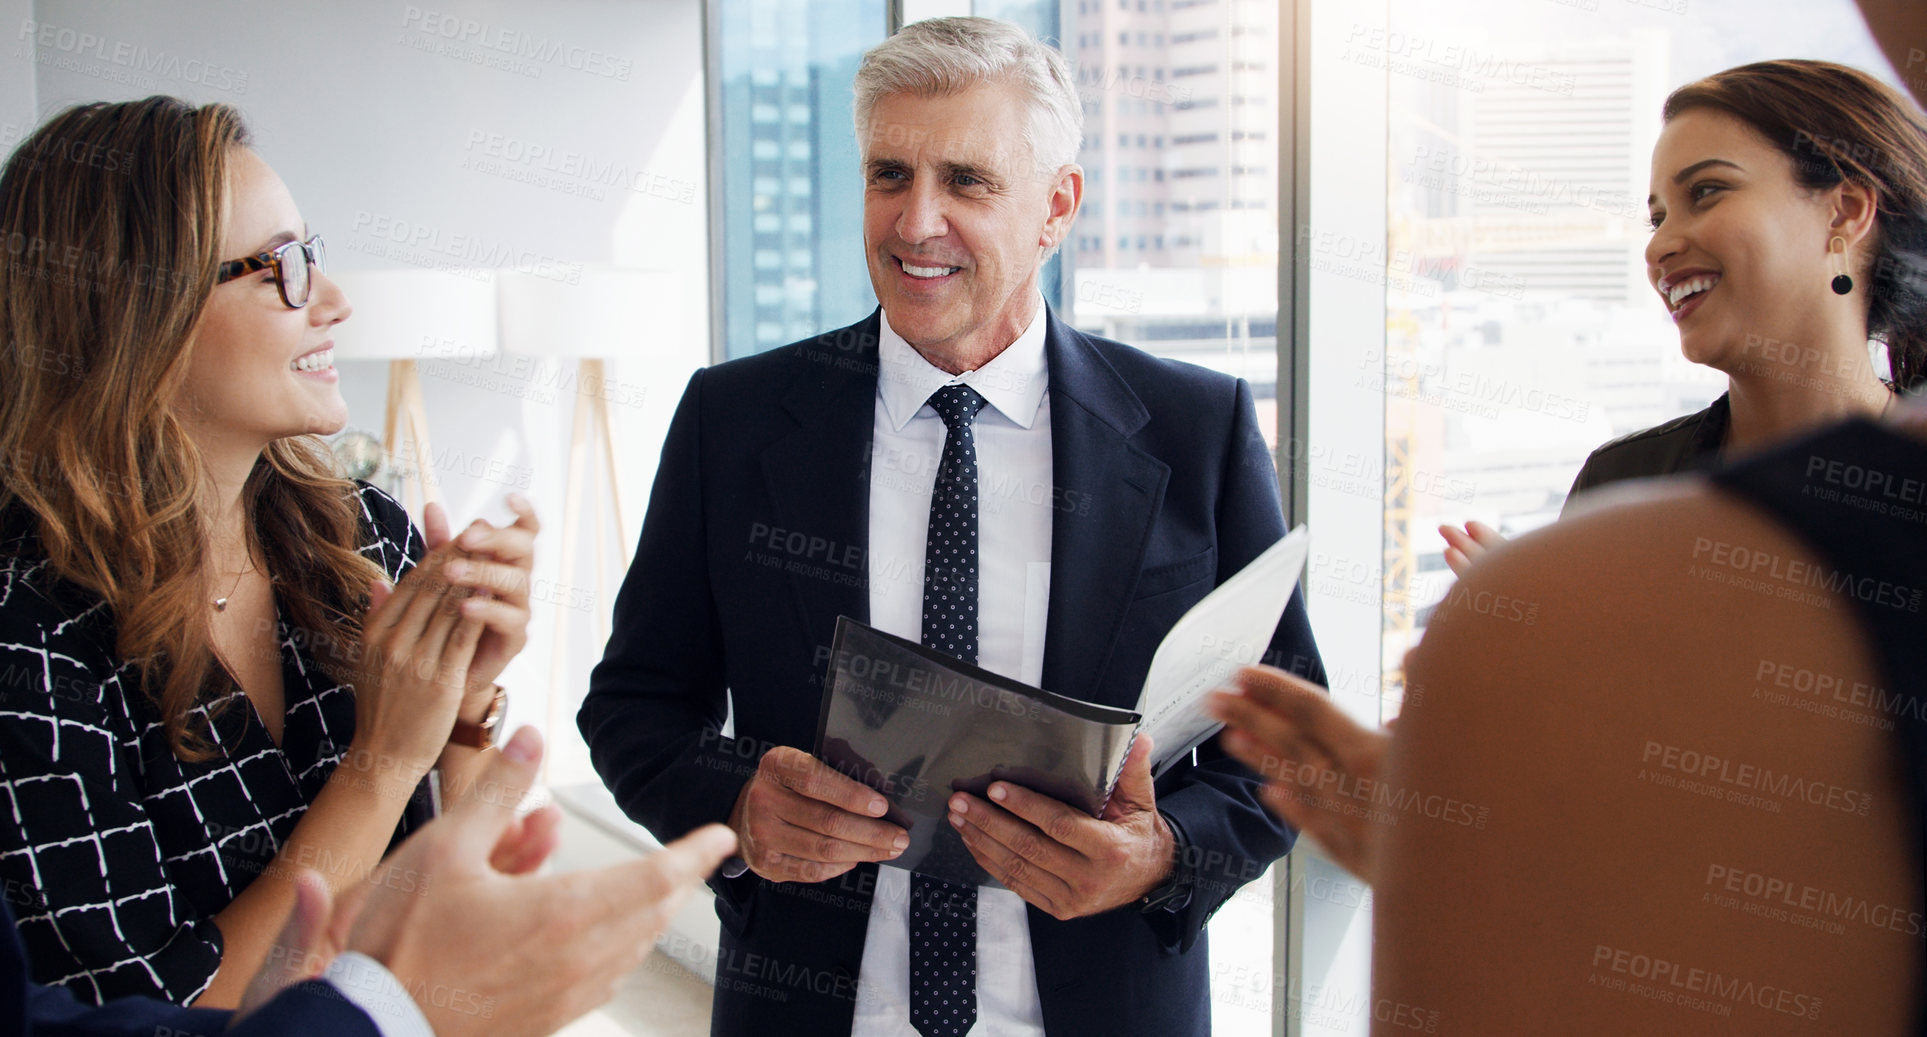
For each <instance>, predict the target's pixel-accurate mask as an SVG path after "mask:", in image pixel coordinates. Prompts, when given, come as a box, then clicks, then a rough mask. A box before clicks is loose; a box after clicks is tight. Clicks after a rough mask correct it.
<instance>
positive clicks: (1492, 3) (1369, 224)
mask: <svg viewBox="0 0 1927 1037" xmlns="http://www.w3.org/2000/svg"><path fill="white" fill-rule="evenodd" d="M1304 2H1309V3H1311V5H1312V6H1311V18H1310V23H1311V27H1310V31H1309V32H1307V33H1305V34H1304V35H1303V36H1302V37H1301V38H1300V39H1299V40H1298V52H1297V54H1296V55H1295V60H1296V61H1298V62H1302V63H1303V64H1302V65H1301V66H1300V67H1301V68H1306V69H1308V74H1309V81H1310V97H1309V99H1308V105H1309V108H1310V118H1309V120H1308V121H1307V122H1306V123H1305V124H1304V125H1303V126H1301V128H1300V130H1299V132H1300V134H1301V136H1300V137H1299V138H1298V139H1297V140H1295V141H1293V142H1292V143H1293V145H1294V150H1295V168H1294V175H1295V176H1297V177H1302V178H1303V179H1304V180H1305V181H1307V182H1308V189H1309V193H1310V208H1309V213H1308V217H1307V220H1306V222H1305V223H1304V224H1302V225H1300V226H1297V227H1288V228H1285V232H1286V233H1287V234H1290V235H1292V237H1293V239H1294V241H1295V242H1296V243H1297V246H1298V247H1297V249H1296V254H1297V257H1298V260H1299V261H1300V262H1302V263H1303V264H1305V266H1307V267H1308V268H1309V269H1308V271H1307V272H1306V274H1307V276H1306V278H1305V280H1304V282H1303V284H1304V291H1305V294H1304V296H1303V297H1302V298H1300V299H1298V300H1296V301H1297V303H1298V304H1299V305H1301V306H1303V307H1304V310H1303V311H1302V314H1301V318H1302V319H1303V320H1304V321H1305V325H1306V328H1307V338H1306V340H1305V341H1304V342H1302V343H1300V346H1301V347H1302V348H1303V355H1304V359H1303V361H1302V364H1303V366H1302V367H1301V368H1300V371H1301V373H1302V375H1303V376H1304V377H1306V378H1307V383H1308V384H1307V385H1305V386H1302V387H1301V391H1304V392H1305V393H1306V398H1308V399H1309V400H1310V407H1309V413H1308V415H1307V417H1306V421H1307V423H1308V433H1307V436H1306V438H1305V439H1304V440H1303V441H1302V442H1287V443H1285V445H1284V448H1283V453H1284V454H1285V456H1286V457H1287V458H1288V459H1294V460H1296V462H1297V464H1298V467H1299V469H1300V475H1301V477H1302V478H1303V480H1304V485H1305V487H1306V496H1307V498H1308V501H1309V503H1308V508H1307V510H1308V512H1309V516H1310V524H1311V528H1312V531H1313V536H1314V542H1315V544H1316V547H1315V548H1314V558H1313V561H1312V563H1311V565H1310V566H1309V568H1308V571H1307V573H1306V578H1305V579H1306V587H1307V592H1308V594H1309V596H1310V604H1311V615H1312V622H1313V626H1314V628H1315V629H1316V631H1317V634H1318V640H1319V646H1320V648H1321V650H1322V651H1323V653H1324V655H1325V658H1326V662H1327V665H1328V667H1329V670H1330V676H1331V691H1332V695H1333V699H1334V701H1336V702H1337V703H1338V704H1339V705H1340V706H1341V707H1343V708H1344V709H1346V710H1347V711H1348V712H1350V713H1352V714H1353V715H1355V716H1357V717H1358V718H1360V719H1362V720H1364V721H1367V722H1381V721H1383V720H1387V719H1390V718H1392V717H1394V716H1396V715H1397V713H1398V711H1399V708H1400V706H1401V703H1402V701H1403V696H1404V694H1405V690H1406V689H1405V687H1404V679H1403V674H1402V673H1401V671H1400V669H1399V666H1400V661H1401V660H1402V658H1403V654H1404V651H1405V649H1406V648H1407V647H1408V646H1409V645H1411V644H1413V643H1415V642H1416V641H1417V639H1418V638H1419V637H1420V636H1422V634H1423V633H1424V629H1425V625H1426V621H1427V619H1428V618H1429V616H1430V614H1431V610H1432V608H1433V607H1434V606H1435V605H1436V603H1437V602H1438V601H1439V600H1440V599H1441V598H1442V597H1443V595H1444V594H1445V592H1446V591H1447V589H1448V588H1449V586H1450V582H1451V574H1450V572H1449V571H1447V570H1446V569H1445V568H1444V566H1443V560H1442V558H1441V557H1440V554H1441V549H1442V547H1443V545H1442V543H1441V541H1440V540H1439V539H1438V537H1437V535H1436V533H1434V532H1432V530H1433V529H1434V528H1435V527H1436V526H1437V525H1439V524H1440V523H1445V522H1463V521H1465V520H1467V519H1480V520H1483V521H1486V522H1489V523H1492V524H1494V525H1497V526H1499V527H1500V528H1502V529H1504V530H1507V531H1508V532H1514V533H1516V532H1522V531H1525V530H1528V529H1531V528H1533V527H1535V526H1538V525H1541V524H1544V523H1546V522H1550V521H1552V520H1553V519H1554V518H1555V517H1556V516H1557V514H1558V510H1559V507H1560V504H1561V503H1562V502H1563V499H1564V496H1565V493H1566V489H1567V487H1568V486H1569V485H1570V483H1571V480H1572V477H1573V474H1574V473H1575V471H1576V470H1577V468H1578V466H1579V464H1580V462H1581V460H1582V459H1583V458H1584V457H1585V455H1586V454H1587V453H1588V452H1589V451H1591V450H1592V449H1593V448H1595V447H1597V446H1599V445H1600V444H1602V443H1603V442H1605V441H1606V440H1608V439H1610V438H1612V437H1614V436H1616V435H1619V434H1621V433H1624V432H1628V431H1632V430H1635V429H1639V428H1644V427H1648V426H1651V425H1653V424H1656V423H1658V422H1660V421H1662V420H1665V419H1668V418H1672V417H1676V416H1678V415H1681V414H1684V413H1687V412H1690V411H1692V410H1695V409H1697V408H1698V407H1700V406H1702V405H1704V404H1705V403H1706V401H1708V400H1710V399H1711V398H1712V397H1713V396H1714V395H1716V394H1717V393H1719V392H1720V390H1721V388H1722V383H1723V379H1721V378H1719V377H1717V376H1713V375H1711V374H1710V373H1709V372H1706V371H1704V370H1702V369H1699V368H1695V367H1693V366H1692V365H1689V364H1687V363H1685V362H1684V361H1683V360H1681V359H1680V356H1679V344H1678V336H1677V335H1676V334H1675V333H1674V331H1673V328H1672V326H1671V323H1670V321H1668V320H1667V318H1666V316H1665V314H1664V312H1663V309H1662V307H1661V306H1660V305H1659V304H1658V302H1657V300H1656V299H1654V298H1653V297H1652V295H1651V290H1650V289H1649V288H1647V287H1646V285H1645V275H1644V266H1643V258H1642V255H1641V252H1642V250H1643V247H1644V245H1645V242H1646V240H1647V237H1648V231H1647V230H1646V228H1644V226H1643V225H1642V223H1641V220H1642V218H1643V217H1644V215H1645V206H1644V199H1645V196H1646V193H1647V182H1646V181H1647V168H1648V162H1649V156H1650V153H1651V149H1652V145H1653V141H1654V138H1655V137H1656V136H1657V134H1658V131H1659V123H1658V115H1659V106H1660V104H1661V102H1662V101H1663V99H1664V98H1665V96H1666V94H1667V93H1668V92H1669V91H1670V90H1671V89H1673V88H1674V87H1677V86H1679V85H1682V84H1684V83H1686V82H1688V81H1690V80H1692V79H1695V78H1698V77H1700V76H1703V75H1705V74H1708V73H1711V72H1715V71H1718V70H1720V69H1722V68H1727V67H1730V66H1733V65H1737V64H1741V63H1744V62H1747V61H1753V60H1759V59H1763V58H1773V57H1791V56H1797V57H1816V58H1828V59H1832V60H1838V61H1844V62H1848V63H1851V64H1855V65H1858V66H1861V67H1863V68H1869V69H1882V70H1884V69H1885V67H1886V66H1885V65H1884V63H1883V62H1882V61H1881V59H1880V58H1879V57H1878V56H1877V54H1876V53H1875V52H1874V51H1873V49H1872V46H1871V43H1870V42H1868V41H1866V40H1865V37H1864V35H1863V34H1861V33H1858V32H1841V31H1839V27H1840V26H1844V25H1852V24H1854V23H1853V19H1854V18H1855V12H1854V8H1853V5H1852V4H1851V3H1850V2H1848V0H1758V2H1755V3H1750V4H1746V5H1713V4H1705V5H1702V4H1698V3H1694V4H1692V5H1691V6H1690V7H1689V6H1688V5H1686V4H1684V3H1679V4H1673V3H1664V4H1661V3H1657V2H1655V3H1651V4H1612V5H1606V4H1571V5H1567V4H1548V3H1545V2H1544V0H1488V2H1486V3H1483V4H1481V5H1479V7H1478V18H1477V25H1476V26H1473V25H1470V24H1468V22H1467V20H1466V18H1465V10H1464V9H1463V8H1462V7H1441V6H1440V5H1436V4H1432V3H1428V2H1425V0H1363V2H1348V3H1339V2H1337V0H1304ZM1608 6H1610V8H1611V9H1610V11H1608V10H1607V8H1608ZM1246 28H1247V32H1246V33H1245V34H1244V35H1243V36H1241V37H1236V39H1234V41H1233V47H1234V49H1235V48H1240V47H1249V46H1251V45H1252V44H1251V43H1250V38H1251V37H1252V36H1254V35H1260V34H1261V33H1262V32H1267V31H1269V32H1275V31H1276V27H1267V28H1266V29H1263V30H1260V29H1256V28H1253V27H1246ZM1234 36H1236V34H1235V33H1234ZM1240 40H1242V41H1243V42H1238V41H1240ZM1240 56H1241V57H1246V58H1249V57H1255V56H1256V54H1255V52H1254V53H1249V54H1241V55H1240ZM1256 74H1257V73H1256V71H1255V70H1253V71H1251V72H1244V71H1241V72H1239V87H1238V90H1237V93H1238V94H1239V95H1242V96H1243V97H1244V98H1245V102H1244V104H1243V105H1242V106H1236V107H1230V108H1228V110H1230V111H1233V112H1238V111H1244V110H1249V109H1250V108H1252V107H1254V106H1259V105H1262V104H1263V103H1264V100H1263V97H1262V95H1261V93H1260V92H1259V91H1254V90H1252V89H1249V88H1248V87H1247V86H1245V84H1246V83H1247V82H1249V81H1250V80H1248V79H1247V78H1246V77H1247V76H1248V75H1250V76H1255V75H1256ZM1211 100H1212V99H1211V98H1208V97H1205V96H1203V95H1202V93H1201V94H1200V96H1199V97H1198V98H1196V99H1195V101H1194V103H1193V105H1192V108H1193V110H1196V109H1200V108H1203V109H1207V110H1208V108H1209V105H1210V102H1211ZM1272 125H1273V126H1279V125H1282V124H1281V123H1280V122H1279V121H1278V120H1276V119H1273V120H1272ZM1582 140H1583V142H1584V143H1583V146H1581V141H1582ZM1233 143H1234V147H1235V146H1238V145H1239V144H1241V143H1244V142H1238V141H1234V142H1233ZM1274 156H1275V151H1274V152H1272V153H1269V154H1267V153H1266V152H1265V151H1264V150H1263V149H1261V148H1260V149H1254V150H1253V151H1251V152H1248V153H1246V154H1245V155H1244V156H1243V157H1241V158H1240V159H1238V160H1235V161H1234V163H1233V164H1235V165H1240V166H1243V167H1245V168H1246V169H1247V170H1248V171H1249V173H1250V175H1248V176H1234V177H1227V178H1223V179H1222V180H1221V181H1220V182H1226V183H1231V184H1237V183H1242V182H1245V181H1247V180H1256V181H1258V182H1265V181H1269V180H1271V179H1272V176H1271V175H1270V174H1268V173H1266V172H1264V171H1263V168H1264V167H1265V166H1266V165H1268V164H1269V161H1271V160H1273V159H1274ZM1183 182H1184V183H1186V184H1187V188H1186V189H1187V190H1189V189H1190V188H1189V187H1188V185H1189V184H1192V183H1196V182H1197V181H1191V180H1187V181H1183ZM1286 356H1291V354H1286ZM1361 475H1362V478H1361ZM1401 823H1406V822H1404V821H1403V820H1401ZM1292 867H1293V869H1294V870H1293V874H1292V875H1291V878H1290V880H1289V881H1288V883H1287V884H1286V888H1287V889H1289V890H1290V894H1289V895H1290V904H1291V913H1292V916H1293V918H1294V919H1302V923H1299V924H1298V928H1297V936H1298V937H1299V938H1298V939H1297V940H1296V941H1295V942H1294V944H1293V945H1294V946H1295V947H1298V948H1300V954H1299V957H1298V960H1296V961H1292V962H1288V963H1285V964H1286V968H1287V969H1288V971H1287V973H1286V979H1287V983H1288V989H1289V990H1290V991H1291V992H1292V997H1291V1003H1290V1004H1289V1005H1287V1006H1286V1009H1285V1011H1286V1014H1287V1015H1289V1016H1292V1017H1295V1018H1297V1019H1299V1020H1300V1022H1301V1024H1302V1026H1303V1029H1304V1031H1305V1032H1306V1033H1314V1032H1315V1033H1320V1034H1324V1033H1336V1032H1353V1033H1356V1032H1361V1031H1362V1030H1364V1029H1367V1028H1369V1027H1370V1026H1371V1024H1372V1020H1373V1015H1374V1010H1375V1008H1376V1007H1377V1002H1375V1001H1374V1000H1373V998H1372V996H1371V987H1370V972H1369V955H1370V939H1369V935H1370V904H1369V895H1361V894H1362V891H1361V890H1360V889H1359V887H1358V886H1357V885H1356V883H1353V882H1351V881H1350V880H1349V879H1348V878H1346V877H1345V876H1344V875H1343V874H1342V873H1339V872H1337V871H1336V870H1335V869H1333V868H1331V866H1330V865H1329V864H1327V863H1324V862H1322V861H1321V860H1320V859H1319V858H1318V856H1317V855H1316V854H1315V853H1306V854H1300V855H1294V858H1293V860H1292ZM1321 889H1323V890H1324V892H1321ZM1314 1013H1316V1014H1317V1015H1319V1016H1321V1017H1323V1018H1322V1019H1321V1021H1320V1022H1319V1023H1317V1024H1315V1025H1314V1024H1313V1023H1312V1022H1311V1019H1312V1016H1313V1015H1314Z"/></svg>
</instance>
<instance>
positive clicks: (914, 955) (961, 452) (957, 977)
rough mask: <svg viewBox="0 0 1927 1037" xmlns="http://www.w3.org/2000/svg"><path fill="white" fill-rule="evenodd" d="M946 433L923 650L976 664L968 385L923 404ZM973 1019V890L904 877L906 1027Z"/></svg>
mask: <svg viewBox="0 0 1927 1037" xmlns="http://www.w3.org/2000/svg"><path fill="white" fill-rule="evenodd" d="M930 406H931V408H932V409H933V410H935V411H936V412H937V415H938V417H941V418H942V419H943V423H944V426H945V428H946V429H948V432H947V434H946V435H945V437H944V441H943V459H942V461H941V462H940V463H939V465H938V468H937V483H936V486H934V487H933V488H932V489H931V491H930V533H929V535H928V536H927V537H926V538H925V540H924V548H923V643H924V644H926V645H929V646H930V647H932V648H935V649H937V650H938V651H940V652H947V653H949V654H950V655H954V656H956V657H957V658H959V659H962V660H964V661H965V662H972V663H974V662H976V661H977V441H976V437H975V433H973V432H972V430H971V423H972V422H974V421H975V420H976V418H977V412H978V411H980V410H983V408H984V398H983V397H982V396H979V395H977V391H976V390H975V389H972V388H970V387H969V386H967V385H946V386H944V387H943V388H941V389H938V390H937V391H936V393H935V394H933V395H932V396H931V397H930ZM976 1022H977V887H975V886H966V885H962V884H960V883H955V882H945V881H944V880H942V879H933V878H930V877H929V876H926V875H912V876H910V1025H911V1026H913V1027H915V1028H916V1031H917V1032H918V1033H920V1034H922V1035H923V1037H963V1034H964V1033H966V1032H967V1031H969V1029H970V1028H971V1027H972V1026H973V1025H975V1024H976Z"/></svg>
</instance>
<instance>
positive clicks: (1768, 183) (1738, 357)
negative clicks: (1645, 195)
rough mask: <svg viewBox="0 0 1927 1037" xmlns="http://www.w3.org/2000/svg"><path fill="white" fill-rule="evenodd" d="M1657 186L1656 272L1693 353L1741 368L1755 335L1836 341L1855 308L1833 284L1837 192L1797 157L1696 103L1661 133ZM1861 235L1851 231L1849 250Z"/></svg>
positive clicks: (1651, 206)
mask: <svg viewBox="0 0 1927 1037" xmlns="http://www.w3.org/2000/svg"><path fill="white" fill-rule="evenodd" d="M1651 190H1652V197H1651V198H1649V199H1648V201H1647V206H1648V211H1649V213H1650V214H1651V216H1652V219H1653V226H1654V229H1653V237H1652V240H1651V241H1650V242H1649V243H1648V244H1647V246H1646V276H1647V280H1648V281H1649V282H1651V283H1652V285H1653V287H1654V290H1655V291H1657V292H1658V293H1659V295H1660V298H1661V300H1662V301H1663V302H1664V303H1665V304H1666V307H1667V310H1668V311H1669V312H1670V313H1671V314H1672V317H1673V321H1674V323H1676V324H1677V325H1678V326H1679V340H1680V350H1681V351H1682V352H1683V353H1684V354H1685V356H1686V359H1688V360H1691V361H1693V362H1694V363H1698V364H1706V365H1707V366H1710V367H1714V368H1717V369H1720V370H1726V371H1729V373H1730V371H1731V370H1732V369H1733V368H1734V366H1735V365H1737V364H1740V363H1742V362H1743V361H1744V360H1745V359H1746V353H1745V350H1746V342H1747V341H1749V339H1748V336H1754V338H1753V339H1752V341H1760V340H1762V339H1767V338H1771V339H1775V340H1779V341H1783V342H1794V343H1816V342H1821V341H1826V340H1831V338H1833V337H1835V336H1833V335H1830V334H1829V333H1828V329H1827V327H1826V325H1827V322H1829V321H1832V320H1838V319H1841V318H1842V316H1843V315H1844V314H1848V313H1850V308H1848V307H1846V306H1844V305H1843V301H1842V300H1840V299H1839V298H1838V297H1836V296H1834V295H1833V293H1832V292H1831V290H1830V289H1829V287H1828V284H1829V282H1830V281H1831V279H1832V271H1831V270H1830V266H1829V258H1828V255H1827V243H1828V241H1829V239H1831V238H1832V237H1833V236H1834V235H1835V234H1836V233H1838V231H1836V229H1834V221H1835V207H1836V203H1837V202H1838V198H1839V193H1840V192H1839V191H1838V189H1836V190H1833V191H1813V190H1809V189H1807V188H1805V187H1803V186H1801V185H1800V184H1799V183H1797V182H1796V181H1795V180H1794V170H1793V162H1792V160H1791V159H1789V158H1788V157H1787V156H1786V155H1785V154H1783V153H1781V152H1780V151H1779V150H1778V149H1776V148H1775V147H1773V146H1772V144H1770V143H1769V142H1768V141H1766V140H1765V139H1764V138H1763V137H1762V136H1761V135H1760V134H1759V133H1757V132H1756V131H1754V130H1753V128H1752V127H1750V126H1748V125H1747V124H1746V123H1745V122H1743V121H1741V120H1740V119H1738V118H1735V117H1734V116H1731V115H1728V114H1726V113H1724V112H1721V111H1717V110H1714V109H1706V108H1696V109H1691V110H1688V111H1685V112H1682V113H1680V114H1679V115H1677V116H1675V117H1674V118H1673V119H1672V120H1671V121H1670V122H1668V123H1667V124H1666V127H1665V129H1664V130H1662V131H1661V132H1660V135H1659V143H1658V144H1657V145H1656V146H1655V147H1654V148H1653V171H1652V188H1651ZM1860 236H1861V235H1859V234H1849V235H1848V242H1849V245H1850V247H1851V245H1852V244H1854V243H1856V242H1857V241H1858V240H1859V238H1860ZM1863 298H1864V295H1863ZM1863 313H1864V311H1863ZM1861 338H1862V339H1863V340H1864V338H1865V335H1864V334H1863V335H1862V336H1861Z"/></svg>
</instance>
